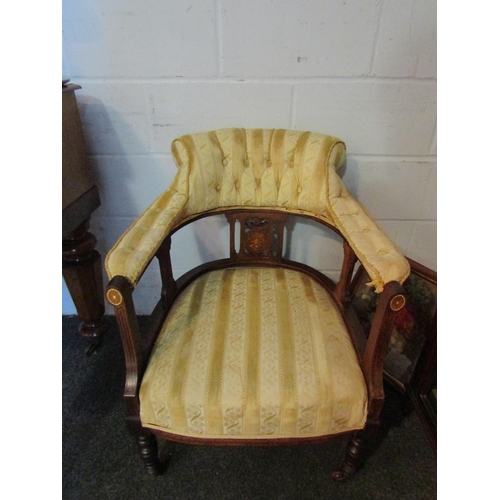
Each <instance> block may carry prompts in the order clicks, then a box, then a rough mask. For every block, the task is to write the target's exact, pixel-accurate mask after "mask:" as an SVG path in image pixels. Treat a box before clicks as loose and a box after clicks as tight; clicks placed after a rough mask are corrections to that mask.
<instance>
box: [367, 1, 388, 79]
mask: <svg viewBox="0 0 500 500" xmlns="http://www.w3.org/2000/svg"><path fill="white" fill-rule="evenodd" d="M380 3H381V5H380V10H379V13H378V19H377V29H376V31H375V38H374V40H373V48H372V56H371V61H370V72H369V75H373V66H374V64H375V56H376V54H377V49H378V40H379V33H380V22H381V21H382V13H383V11H384V6H385V2H384V0H380Z"/></svg>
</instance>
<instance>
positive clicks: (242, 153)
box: [106, 128, 409, 292]
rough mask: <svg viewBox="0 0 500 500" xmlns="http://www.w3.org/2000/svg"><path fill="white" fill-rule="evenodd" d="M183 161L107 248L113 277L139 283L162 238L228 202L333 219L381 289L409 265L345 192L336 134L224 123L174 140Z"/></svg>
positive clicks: (178, 160)
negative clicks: (168, 183)
mask: <svg viewBox="0 0 500 500" xmlns="http://www.w3.org/2000/svg"><path fill="white" fill-rule="evenodd" d="M172 154H173V157H174V160H175V162H176V164H177V166H178V168H179V171H178V174H177V176H176V178H175V179H174V182H173V183H172V185H171V187H170V188H169V189H168V190H167V191H165V192H164V193H163V194H162V195H160V196H159V197H158V198H157V199H156V200H155V201H154V202H153V203H152V204H151V205H150V207H149V208H148V209H147V210H146V211H145V212H144V213H143V214H142V215H141V216H140V217H139V219H138V220H137V221H136V223H135V224H134V225H133V226H132V227H131V228H130V229H129V230H128V231H127V232H126V233H125V234H124V235H123V236H122V238H121V239H120V240H119V241H118V242H117V244H116V245H115V247H114V248H113V249H112V250H111V252H110V253H109V254H108V258H107V259H106V269H107V272H108V275H109V277H110V278H112V277H113V276H116V275H121V276H125V277H126V278H128V279H129V281H130V282H131V283H132V284H135V283H136V282H137V280H138V278H139V277H140V275H141V274H142V272H143V270H144V268H145V266H146V265H147V263H148V262H149V260H150V259H151V258H152V257H153V255H154V254H155V252H156V250H157V249H158V247H159V245H160V244H161V242H162V240H163V238H164V237H165V236H166V235H167V234H168V233H169V232H171V231H172V230H173V229H175V228H176V227H177V226H178V225H180V224H182V223H183V222H185V221H186V220H188V219H190V218H192V217H194V216H196V215H198V214H202V213H206V212H217V211H220V210H224V209H228V208H248V209H252V208H269V209H275V210H282V211H286V212H289V213H297V214H306V215H309V216H311V217H314V218H316V219H318V220H322V221H325V222H327V223H329V224H331V225H334V226H335V227H336V228H337V229H338V230H339V231H340V232H341V234H342V235H343V236H344V237H345V238H346V240H347V241H348V242H349V244H350V246H351V247H352V249H353V250H354V252H355V253H356V255H357V257H358V259H359V260H360V261H361V263H362V264H363V265H364V267H365V269H366V271H367V272H368V274H369V276H370V278H371V280H372V281H371V283H370V284H371V285H373V286H374V287H375V290H376V291H377V292H380V291H381V290H382V289H383V286H384V284H386V283H388V282H390V281H393V280H394V281H399V282H400V283H402V282H403V281H404V280H405V279H406V277H407V276H408V274H409V265H408V262H407V261H406V259H405V258H404V257H403V255H402V254H401V253H400V252H399V250H398V249H397V248H396V247H395V246H394V245H393V244H392V242H391V241H390V240H389V239H388V238H387V236H386V235H385V234H384V233H383V231H382V230H381V229H380V228H379V227H378V226H377V224H376V223H375V222H374V221H373V220H372V219H371V217H370V216H369V215H368V214H367V213H366V211H365V210H364V208H363V207H362V206H361V205H360V204H359V203H358V202H357V201H356V200H355V199H354V198H352V196H351V195H350V194H349V193H348V192H347V190H346V188H345V186H344V184H343V182H342V181H341V179H340V177H339V176H338V175H337V173H336V170H337V169H338V168H339V167H340V166H342V164H343V163H344V161H345V155H346V148H345V145H344V143H343V142H342V141H341V140H339V139H337V138H335V137H332V136H328V135H323V134H318V133H312V132H301V131H297V130H283V129H239V128H230V129H220V130H214V131H210V132H202V133H197V134H190V135H185V136H182V137H180V138H178V139H176V140H174V141H173V143H172Z"/></svg>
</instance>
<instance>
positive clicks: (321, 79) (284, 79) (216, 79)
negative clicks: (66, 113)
mask: <svg viewBox="0 0 500 500" xmlns="http://www.w3.org/2000/svg"><path fill="white" fill-rule="evenodd" d="M72 79H73V80H75V81H76V80H78V83H79V84H85V83H94V84H95V83H102V84H117V83H120V84H151V85H161V84H164V83H252V84H255V83H265V84H276V83H287V84H290V83H293V84H304V83H368V84H373V83H386V84H390V83H394V84H401V83H413V84H429V85H431V84H436V83H437V79H436V78H417V77H373V76H345V77H344V76H309V77H308V76H301V77H289V76H274V77H266V78H262V77H234V76H213V77H209V76H208V77H207V76H203V77H186V78H185V77H182V76H176V77H158V78H128V77H118V78H107V77H90V78H89V77H87V78H80V77H73V78H72Z"/></svg>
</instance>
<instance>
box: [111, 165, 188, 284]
mask: <svg viewBox="0 0 500 500" xmlns="http://www.w3.org/2000/svg"><path fill="white" fill-rule="evenodd" d="M188 175H189V172H188V169H183V170H181V171H179V172H178V174H177V176H176V177H175V179H174V182H173V183H172V185H171V186H170V188H169V189H167V191H165V192H164V193H163V194H161V195H160V196H159V197H158V198H157V199H156V200H155V201H154V202H153V203H152V204H151V205H150V206H149V207H148V208H147V209H146V210H145V211H144V212H143V214H142V215H141V216H140V217H139V218H138V219H137V220H136V221H135V222H134V223H133V224H132V225H131V226H130V228H129V229H128V230H127V231H126V232H125V233H124V234H123V235H122V236H121V238H120V239H119V240H118V241H117V242H116V244H115V245H114V246H113V248H112V249H111V250H110V251H109V252H108V255H107V256H106V260H105V266H106V272H107V274H108V277H109V279H112V278H113V277H115V276H123V277H125V278H127V279H128V280H129V281H130V283H131V284H132V285H133V286H135V285H136V284H137V281H138V280H139V278H140V277H141V275H142V273H143V272H144V270H145V268H146V266H147V265H148V263H149V261H150V260H151V259H152V257H153V256H154V255H155V253H156V251H157V250H158V248H159V246H160V245H161V242H162V241H163V239H164V238H165V236H166V235H167V234H168V233H169V232H170V231H171V230H172V229H173V228H174V227H175V226H176V225H177V224H178V222H179V221H181V220H182V219H183V217H184V216H185V214H184V210H183V209H184V207H185V205H186V202H187V199H188Z"/></svg>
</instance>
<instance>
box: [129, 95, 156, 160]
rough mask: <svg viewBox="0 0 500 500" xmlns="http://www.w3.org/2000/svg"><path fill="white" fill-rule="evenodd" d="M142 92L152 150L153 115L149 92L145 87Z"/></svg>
mask: <svg viewBox="0 0 500 500" xmlns="http://www.w3.org/2000/svg"><path fill="white" fill-rule="evenodd" d="M142 92H143V94H144V106H145V108H146V109H145V111H146V122H147V124H148V139H149V150H151V147H152V146H153V142H154V138H153V124H152V122H151V113H150V112H149V99H148V92H147V90H146V87H145V86H144V87H142ZM127 156H128V155H127Z"/></svg>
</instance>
